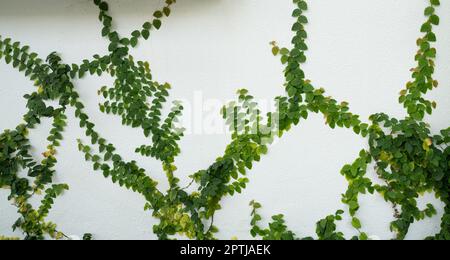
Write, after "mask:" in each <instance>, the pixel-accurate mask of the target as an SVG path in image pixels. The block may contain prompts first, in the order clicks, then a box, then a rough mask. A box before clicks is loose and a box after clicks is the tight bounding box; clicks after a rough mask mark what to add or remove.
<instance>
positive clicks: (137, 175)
mask: <svg viewBox="0 0 450 260" xmlns="http://www.w3.org/2000/svg"><path fill="white" fill-rule="evenodd" d="M93 2H94V4H95V6H97V8H98V10H99V17H98V18H99V21H100V22H101V23H102V25H103V29H102V31H101V35H102V37H104V38H106V39H107V40H108V41H109V46H108V54H106V55H104V56H100V55H94V56H93V57H92V58H91V59H86V60H84V61H83V62H82V63H81V64H64V63H63V62H62V60H61V58H60V57H59V56H58V54H57V53H51V54H50V55H48V57H47V58H46V59H45V60H44V59H42V58H40V57H39V55H38V54H36V53H33V52H31V51H30V48H29V47H28V46H25V45H22V44H21V43H19V42H14V41H13V40H12V39H10V38H3V37H2V36H1V37H0V59H1V60H4V61H5V62H6V64H10V65H12V66H13V67H14V68H16V69H18V70H19V71H21V72H23V73H24V74H25V76H26V77H28V78H29V79H30V80H31V81H32V82H34V86H35V90H34V91H33V92H32V93H31V94H27V95H25V99H26V100H27V105H26V107H27V110H28V111H27V112H26V113H25V115H24V117H23V120H24V123H23V124H20V125H19V126H17V127H16V128H15V129H13V130H6V131H4V132H3V133H2V134H1V135H0V188H3V189H8V190H9V192H10V194H9V196H8V198H7V199H8V201H10V202H11V203H12V204H13V205H14V206H16V207H17V212H18V213H19V215H20V217H19V219H18V220H17V221H16V222H15V223H14V224H13V226H12V228H13V229H14V230H16V229H18V230H20V231H22V232H23V234H24V237H23V238H24V239H48V238H52V239H64V238H68V237H67V236H66V235H65V234H64V233H63V232H62V231H60V230H59V229H58V227H57V225H56V224H54V223H51V222H48V221H47V220H46V217H47V215H48V213H49V212H50V210H51V209H52V206H53V204H54V202H55V200H56V199H57V198H58V197H59V196H60V195H62V194H63V193H64V192H65V191H67V190H69V186H68V185H67V184H56V183H54V181H53V177H54V175H55V174H56V171H55V169H54V168H55V165H56V164H57V154H58V153H57V149H58V147H59V146H60V141H61V140H62V139H63V132H64V129H65V127H66V124H67V122H66V121H67V116H66V113H67V110H68V109H67V108H69V107H71V108H73V109H74V111H75V117H76V118H77V119H78V121H79V126H80V128H82V129H84V132H85V137H83V138H80V139H79V140H78V148H79V150H80V151H81V153H82V154H83V155H84V158H85V160H86V161H88V162H90V163H91V164H92V168H93V170H94V171H96V172H100V173H102V174H103V176H104V177H105V178H107V179H109V180H111V181H112V182H113V183H115V184H117V185H120V186H121V187H125V188H127V189H130V190H133V191H134V192H136V193H139V194H141V195H142V196H143V197H144V198H145V201H146V204H145V210H146V211H148V212H149V214H151V215H152V216H153V217H155V218H157V219H158V220H159V223H158V224H157V225H155V226H154V227H153V232H154V233H155V234H156V235H157V236H158V238H159V239H172V238H173V236H174V235H176V234H181V235H184V236H185V237H187V238H191V239H214V238H215V235H214V234H215V233H216V232H217V231H218V228H217V227H215V226H214V216H215V214H216V212H217V211H219V210H220V208H221V207H220V202H221V200H222V198H224V197H226V196H233V195H234V194H235V193H240V192H242V190H243V189H245V188H246V186H247V185H248V183H249V179H248V177H247V173H248V171H249V170H251V169H252V167H253V165H254V164H255V163H256V162H258V161H260V160H261V158H262V157H263V156H264V155H265V154H266V153H267V152H268V150H269V148H270V145H271V143H272V142H273V141H274V139H275V138H281V137H282V136H283V134H284V133H285V132H287V131H290V130H291V129H293V128H294V126H297V125H299V124H300V123H301V122H302V120H307V119H308V116H309V114H311V113H321V114H323V115H324V117H325V118H326V123H327V125H328V126H329V127H331V128H333V129H334V128H336V127H343V128H348V129H351V130H352V131H353V132H354V133H355V134H357V135H360V136H361V137H363V138H366V139H367V140H368V143H369V148H368V149H367V150H363V151H361V152H360V155H359V157H358V158H357V159H356V160H355V161H354V162H353V163H351V164H349V165H345V166H344V167H343V169H342V171H341V174H342V175H343V176H344V177H345V178H346V179H347V180H348V189H347V191H346V192H345V194H343V195H342V202H343V203H344V204H345V205H347V208H348V213H349V214H350V216H351V218H352V225H353V227H354V228H355V229H356V230H357V231H358V234H359V235H358V236H355V237H353V238H352V239H361V240H366V239H368V238H369V235H368V234H366V233H365V232H364V230H363V226H362V223H361V221H360V220H359V218H358V209H359V207H360V205H359V195H361V194H365V193H371V194H374V193H377V194H380V195H381V196H383V198H384V199H385V200H386V201H387V202H388V203H390V204H392V207H393V210H394V216H395V220H394V221H393V222H392V223H391V229H392V231H394V232H395V233H396V238H397V239H404V238H405V236H406V234H407V233H408V230H409V227H410V226H411V224H413V223H414V222H415V221H420V220H422V219H424V218H426V217H431V216H433V215H435V214H436V210H435V208H434V207H433V205H431V204H430V205H427V207H426V208H424V209H421V208H419V207H418V204H417V199H418V198H419V196H420V194H422V193H424V192H427V191H433V192H435V193H436V196H437V197H438V198H439V199H440V200H442V202H444V203H445V213H444V216H443V217H442V222H441V231H440V232H439V233H438V234H436V235H435V236H433V237H430V238H429V239H450V201H449V200H450V198H449V188H450V187H449V184H450V180H449V177H450V170H449V169H450V148H449V143H450V128H447V129H444V130H442V131H441V132H440V134H439V135H434V136H433V135H432V134H431V131H430V126H429V125H428V124H427V123H426V122H425V121H424V118H425V116H426V114H432V112H433V110H434V109H435V108H436V106H437V104H436V103H435V102H432V101H429V100H427V99H426V98H425V97H424V95H425V94H426V93H428V92H429V91H431V90H432V89H433V88H436V87H438V82H437V81H436V80H435V79H434V78H433V73H434V67H435V63H434V59H435V57H436V49H435V48H434V47H433V43H434V42H435V41H436V38H437V37H436V35H435V34H434V32H433V28H434V26H437V25H438V24H439V17H438V16H437V15H436V13H435V8H436V7H437V6H439V5H440V3H439V0H429V5H428V7H427V8H426V9H425V16H426V17H427V20H426V22H425V23H424V24H423V26H422V27H421V32H422V33H423V36H422V37H421V38H419V39H418V41H417V45H418V48H419V50H418V52H417V54H416V56H415V60H416V61H417V66H416V67H415V68H414V69H412V80H411V81H410V82H408V83H407V84H406V88H405V89H404V90H402V91H401V93H400V98H399V102H400V104H402V105H403V106H404V107H405V109H406V110H407V114H408V115H407V116H406V117H405V118H402V119H396V118H392V117H390V116H389V115H386V114H382V113H380V114H375V115H372V116H371V117H370V118H369V122H363V121H362V119H360V117H359V116H358V115H357V114H354V113H352V112H350V109H349V104H348V103H346V102H339V101H337V100H335V99H333V98H332V97H329V96H326V94H325V90H324V89H319V88H315V87H314V86H313V84H312V82H311V81H310V80H308V79H307V78H306V76H305V73H304V72H303V70H302V68H301V67H302V66H301V65H302V64H303V63H304V62H305V61H306V55H305V52H306V51H307V50H308V46H307V45H306V38H307V32H306V30H305V26H306V24H307V23H308V19H307V17H306V16H305V11H306V10H307V9H308V5H307V2H306V1H304V0H293V3H294V5H295V10H294V12H293V17H295V18H296V22H295V23H294V25H293V27H292V31H293V33H294V37H293V38H292V44H293V47H292V48H283V47H280V46H278V45H277V43H275V42H273V43H272V52H273V54H274V55H275V56H277V57H279V58H280V61H281V63H282V64H283V66H284V76H285V89H286V94H285V95H283V96H278V97H276V98H275V101H276V102H277V104H278V107H277V109H276V111H273V112H270V113H268V114H267V115H262V113H261V111H260V110H259V109H258V104H257V103H256V102H255V101H254V99H253V97H252V96H251V95H250V94H249V92H248V91H247V90H239V91H238V93H237V94H238V98H237V100H236V102H232V103H230V104H229V105H227V106H225V107H224V108H223V110H222V113H223V118H224V120H225V121H226V123H227V124H228V125H229V127H230V129H231V132H232V141H231V143H230V144H229V145H228V146H227V148H226V150H225V152H224V154H223V155H222V156H220V157H219V158H217V160H216V161H215V162H214V163H213V164H212V165H211V166H210V167H209V168H207V169H204V170H201V171H198V172H196V173H193V174H192V175H191V176H190V178H191V179H192V182H191V185H193V184H196V185H197V190H196V191H195V192H192V193H189V192H188V191H187V188H188V187H180V185H179V183H180V180H179V179H178V178H177V168H176V166H175V164H174V161H175V158H176V157H177V156H178V155H179V154H180V152H181V151H180V147H179V145H178V141H179V140H180V139H181V138H182V137H183V130H184V129H182V128H181V127H179V126H178V124H177V122H178V118H179V117H180V116H181V115H182V113H183V106H182V104H181V102H174V103H173V104H172V105H171V111H170V113H169V114H168V115H165V116H164V115H163V113H162V109H163V108H164V107H165V106H167V105H166V103H167V100H168V97H169V92H170V89H171V85H170V84H169V83H159V82H157V81H155V80H154V79H153V76H152V72H151V69H150V65H149V63H148V62H146V61H136V60H135V59H134V58H133V57H132V56H131V55H130V50H131V49H132V48H135V47H137V46H138V45H139V44H142V42H143V41H144V40H147V39H149V37H151V36H152V35H153V34H155V33H156V31H157V30H159V29H160V28H161V26H162V21H163V19H164V18H165V17H168V16H170V15H171V7H172V6H173V5H174V4H175V3H176V1H175V0H166V1H165V5H164V6H163V7H162V8H161V9H160V10H157V11H155V12H154V13H153V16H152V18H151V19H150V20H149V21H147V22H145V23H144V24H143V25H142V26H141V28H139V29H137V30H134V31H133V32H131V33H130V34H129V35H127V36H122V35H120V34H119V33H118V32H117V31H116V30H115V29H114V25H113V22H114V20H113V17H111V16H110V15H109V6H108V3H107V2H105V1H101V0H94V1H93ZM103 74H108V75H110V76H111V77H113V78H114V79H115V80H114V83H113V84H112V86H100V87H99V91H98V94H99V96H101V98H102V102H101V103H100V104H99V110H100V111H101V112H102V113H105V114H108V115H111V116H118V117H120V118H121V119H122V124H123V125H124V126H131V127H133V128H139V129H141V130H142V133H143V135H144V136H145V137H146V140H147V142H146V143H145V144H143V145H141V146H139V147H136V149H135V152H136V153H138V154H140V155H141V156H143V157H148V158H153V159H156V160H158V161H159V162H160V163H161V167H162V169H163V170H164V172H165V174H166V175H167V179H168V182H169V189H168V190H167V191H161V190H160V189H158V183H157V182H156V181H155V180H154V179H152V177H151V176H152V173H149V172H148V171H146V170H145V169H143V168H141V167H140V166H139V165H138V163H137V162H136V161H126V160H124V159H123V158H122V156H121V155H120V154H119V153H118V152H117V150H116V148H115V146H114V145H113V144H112V143H109V142H108V141H107V140H106V139H105V138H103V137H102V136H101V134H100V133H99V132H97V131H96V127H95V124H94V123H93V122H92V121H91V120H90V118H89V116H88V115H87V114H86V112H85V106H84V105H83V102H82V101H81V100H80V96H79V94H78V92H77V89H76V86H75V85H74V84H73V82H74V80H76V79H81V78H83V77H86V76H87V75H90V76H102V75H103ZM48 101H57V103H56V104H57V105H55V106H50V105H48V103H49V102H48ZM43 118H51V119H53V127H52V129H51V130H50V133H49V136H48V139H47V140H48V146H47V150H46V151H43V157H44V159H43V160H41V161H37V160H35V159H34V158H33V156H31V154H30V149H31V146H30V143H29V139H28V133H29V131H30V130H32V129H33V128H34V127H35V126H37V125H38V124H40V123H41V120H42V119H43ZM371 167H374V170H375V172H376V173H377V176H378V178H379V179H380V180H382V183H383V184H374V183H373V182H372V181H371V179H370V178H369V177H368V176H367V171H368V169H369V168H371ZM22 171H25V172H26V177H21V176H23V174H20V173H21V172H22ZM191 185H190V186H191ZM35 196H41V197H43V199H42V201H41V203H40V206H39V207H37V208H34V207H33V206H32V205H31V203H30V201H31V200H32V199H33V198H34V197H35ZM250 205H251V208H252V221H251V235H252V236H254V237H260V238H262V239H269V240H274V239H281V240H293V239H300V238H299V237H298V236H297V235H296V234H295V233H294V232H292V231H290V230H289V228H288V227H287V225H286V223H285V221H284V217H283V215H276V216H273V217H272V220H273V221H272V222H271V223H270V224H269V227H268V228H263V227H261V225H260V222H261V220H262V217H261V215H259V214H258V209H260V208H261V205H260V204H259V203H258V202H255V201H252V202H251V204H250ZM344 213H345V211H344V210H338V211H337V212H336V213H335V214H333V215H330V216H327V217H326V218H324V219H322V220H320V221H319V222H318V223H317V232H316V233H317V238H318V239H323V240H343V239H346V238H345V236H344V234H343V233H342V232H339V231H338V230H337V225H336V222H337V221H341V220H342V219H343V217H342V215H343V214H344ZM0 239H12V238H6V237H0ZM84 239H86V240H90V239H92V235H91V234H89V233H87V234H85V235H84ZM304 239H313V238H312V237H306V238H304Z"/></svg>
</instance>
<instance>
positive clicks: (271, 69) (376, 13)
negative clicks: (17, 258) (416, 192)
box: [0, 0, 450, 239]
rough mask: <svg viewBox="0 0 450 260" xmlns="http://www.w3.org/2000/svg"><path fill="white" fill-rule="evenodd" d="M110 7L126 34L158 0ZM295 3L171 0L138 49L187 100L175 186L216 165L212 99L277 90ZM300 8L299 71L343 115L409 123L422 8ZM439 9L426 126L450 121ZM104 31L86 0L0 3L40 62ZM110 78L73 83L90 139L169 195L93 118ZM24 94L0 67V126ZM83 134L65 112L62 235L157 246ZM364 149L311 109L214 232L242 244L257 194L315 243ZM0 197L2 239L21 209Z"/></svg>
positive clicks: (144, 162)
mask: <svg viewBox="0 0 450 260" xmlns="http://www.w3.org/2000/svg"><path fill="white" fill-rule="evenodd" d="M109 2H110V6H111V9H112V10H111V14H112V15H113V17H114V18H115V24H116V26H117V28H118V30H119V32H121V33H123V34H125V33H127V34H128V33H129V32H131V30H133V29H135V28H138V27H140V26H141V24H142V23H143V22H144V21H145V20H146V19H147V18H148V17H150V16H151V14H152V13H153V10H154V9H155V8H156V7H159V6H162V3H163V0H120V1H119V0H114V1H113V0H111V1H109ZM291 2H292V1H291V0H179V3H178V4H177V5H176V6H175V7H174V9H173V12H172V16H171V17H170V18H169V19H166V20H165V21H164V25H163V27H162V29H161V30H160V31H158V32H153V33H152V38H151V40H149V41H147V42H143V43H142V44H141V45H140V46H139V48H137V49H136V50H134V51H133V54H134V55H135V58H136V59H143V60H148V61H150V64H151V67H152V70H153V74H154V76H155V78H156V79H157V80H158V81H160V82H170V83H171V84H172V87H173V90H172V92H171V99H182V100H184V101H185V103H187V104H191V107H192V109H191V111H188V114H189V115H190V118H191V121H189V123H190V126H192V127H191V129H190V130H191V131H190V132H191V133H188V134H187V135H186V137H184V139H183V140H182V141H181V148H182V154H181V155H180V156H179V157H178V158H177V160H176V163H177V165H178V169H179V170H178V174H179V176H180V178H181V179H182V182H183V183H186V184H187V183H188V182H189V180H188V179H187V176H189V175H190V174H192V173H194V172H196V171H198V170H200V169H204V168H207V167H208V166H209V165H210V164H211V163H212V162H214V160H215V158H217V157H218V156H220V155H221V154H222V153H223V151H224V149H225V147H226V144H227V143H228V141H229V140H230V137H229V136H228V135H227V134H224V133H221V131H218V130H220V127H219V128H217V127H215V126H216V123H217V122H216V121H215V120H217V117H216V116H218V115H219V109H220V106H219V105H218V104H220V103H221V102H222V103H223V102H226V101H228V100H231V99H234V98H235V91H236V90H237V89H238V88H247V89H249V91H250V92H251V93H252V94H253V95H254V96H255V97H256V98H257V99H258V100H261V102H264V101H269V100H272V99H273V97H275V96H276V95H280V94H282V93H283V91H284V90H283V87H282V84H283V75H282V66H281V65H280V63H279V61H278V60H277V59H275V58H274V57H273V56H272V54H271V51H270V45H269V42H271V41H273V40H276V41H277V42H278V43H279V44H280V45H282V46H289V42H290V38H291V32H290V28H291V24H292V21H293V20H292V18H291V12H292V10H293V5H292V3H291ZM308 2H310V10H309V11H308V13H307V14H308V18H309V20H310V23H309V25H308V27H307V30H308V32H309V39H308V44H309V47H310V50H309V51H308V52H307V55H308V62H307V63H306V64H305V67H304V68H305V72H306V74H307V77H308V78H310V79H311V80H312V81H313V82H314V84H315V85H316V86H317V87H324V88H325V89H326V90H327V93H328V94H330V95H332V96H334V97H335V98H336V99H337V100H346V101H349V103H350V106H351V109H352V111H353V112H355V113H357V114H360V115H361V116H362V118H363V119H367V118H368V116H369V115H371V114H373V113H376V112H386V113H388V114H390V115H393V116H397V117H401V116H404V115H405V111H404V110H403V109H402V107H401V105H399V104H398V103H397V98H398V93H399V91H400V90H401V89H402V88H403V87H404V84H405V83H406V82H407V81H408V80H409V78H410V72H409V69H410V68H411V67H413V65H414V59H413V58H414V54H415V52H416V45H415V41H416V39H417V38H418V37H419V35H420V34H419V28H420V25H421V24H422V22H423V21H424V17H423V9H424V7H425V5H426V2H427V1H426V0H377V1H374V0H314V1H308ZM441 2H442V6H441V7H440V8H439V10H438V13H439V14H440V15H441V26H440V27H439V28H438V29H437V31H436V32H437V36H438V44H437V48H438V52H439V53H438V58H437V71H436V78H437V79H438V80H439V81H440V83H441V84H440V86H441V87H440V88H438V89H437V90H435V91H434V92H433V93H431V94H430V96H431V97H432V98H433V99H434V100H436V101H437V103H438V104H439V107H438V109H437V110H436V112H435V114H434V115H433V116H431V117H427V118H426V120H427V121H428V122H429V123H430V124H431V125H432V128H433V130H434V131H438V130H440V129H442V128H444V127H448V126H449V123H450V120H449V112H450V102H449V101H450V69H449V61H450V34H449V33H448V32H450V15H449V14H450V1H449V0H441ZM100 30H101V25H100V23H99V22H98V20H97V9H96V7H95V6H94V5H93V4H92V3H91V1H90V0H39V1H31V0H0V34H1V35H3V36H7V37H12V38H13V39H14V40H18V41H21V42H23V43H26V44H28V45H30V46H31V49H32V50H33V51H35V52H37V53H39V54H40V55H41V56H44V57H45V56H46V55H47V54H49V53H50V52H52V51H57V52H58V53H59V54H60V55H61V56H62V58H63V60H64V62H66V63H80V62H81V60H82V59H84V58H88V57H91V56H92V55H94V54H96V53H98V54H105V53H106V51H107V42H106V40H104V39H102V38H101V37H100ZM111 83H112V79H111V78H107V77H105V78H100V79H99V78H97V77H87V78H86V79H83V80H81V81H78V82H76V87H77V89H78V90H79V91H80V93H81V99H82V100H83V101H84V102H85V104H86V105H87V112H88V114H89V115H90V116H91V118H92V119H93V121H94V122H95V123H96V124H97V127H98V131H99V132H100V133H101V134H102V135H103V136H104V137H106V138H107V139H108V140H109V141H111V142H112V143H114V144H116V145H117V147H118V149H119V152H120V153H121V154H122V155H123V157H124V159H128V160H132V159H133V160H137V161H138V162H139V164H140V165H141V166H142V167H144V168H146V169H147V170H148V171H149V172H150V174H151V175H152V177H153V178H155V179H157V180H159V181H160V185H161V189H165V188H164V187H167V183H166V181H165V176H164V174H163V172H162V169H161V167H160V165H159V164H158V163H157V162H156V161H152V160H149V159H143V158H141V157H139V156H138V155H137V154H134V148H135V147H137V146H139V145H141V144H144V143H145V138H144V136H143V135H142V133H141V131H140V130H137V129H130V128H127V127H123V126H122V125H121V124H120V119H119V118H116V117H112V116H107V115H104V114H101V113H100V112H99V111H98V107H97V104H98V103H99V97H98V96H97V94H96V92H97V90H98V89H99V88H100V87H101V86H103V85H111ZM33 88H34V87H33V84H32V83H31V82H30V81H29V80H27V79H26V78H25V77H24V76H23V75H22V74H20V73H19V72H17V71H15V70H14V69H12V68H11V67H9V66H7V65H5V64H4V62H0V115H1V117H0V130H1V131H3V130H4V129H8V128H13V127H15V126H16V125H17V124H19V123H21V115H22V114H23V113H24V112H25V102H24V99H23V98H22V96H23V95H24V94H25V93H28V92H30V91H31V90H33ZM201 99H202V100H203V101H204V102H203V103H202V102H199V100H201ZM69 114H73V113H72V111H70V113H69ZM188 118H189V116H188ZM219 121H220V119H219ZM219 123H221V122H219ZM217 124H218V123H217ZM218 125H219V126H220V124H218ZM49 126H50V122H44V123H43V124H42V125H41V126H40V127H38V128H37V129H35V130H34V131H33V132H32V133H31V137H32V143H33V145H34V147H35V155H36V157H39V156H41V155H40V152H39V151H42V150H44V144H45V142H44V141H45V137H46V132H47V131H48V129H49ZM217 129H218V130H217ZM82 136H83V133H82V131H81V130H80V129H79V128H78V126H77V121H76V120H74V118H73V115H70V116H69V126H68V128H67V130H66V132H65V139H64V142H63V147H62V148H61V149H60V152H59V155H58V156H59V157H58V158H59V159H58V160H59V164H58V166H57V170H58V174H57V176H56V180H57V181H58V182H65V183H68V184H69V185H70V191H69V192H66V193H65V194H64V195H63V196H62V197H60V198H59V199H58V200H57V201H56V204H55V207H54V210H53V211H52V213H51V215H50V216H49V220H52V221H54V222H56V223H58V224H59V227H60V229H61V230H62V231H64V232H65V233H66V234H70V235H72V234H74V235H82V234H83V233H86V232H90V233H93V234H94V235H95V237H96V238H99V239H154V238H155V236H154V235H153V234H152V231H151V230H152V225H153V224H154V223H156V220H155V219H153V218H152V217H151V216H150V215H149V212H144V210H143V207H144V201H143V199H141V198H140V197H139V195H137V194H134V193H132V192H129V191H127V190H124V189H121V188H119V187H117V186H115V185H113V184H112V183H111V182H110V181H109V180H106V179H104V178H103V176H102V175H101V173H98V172H93V170H92V169H91V166H90V165H89V164H88V163H86V162H85V161H84V159H83V156H82V154H80V153H79V152H78V151H77V148H76V139H77V138H80V137H82ZM366 146H367V145H366V141H365V140H364V139H362V138H360V137H358V136H356V135H354V134H353V133H352V132H351V131H349V130H346V129H336V130H332V129H330V128H329V127H327V126H326V125H325V124H324V120H323V118H322V116H321V115H312V116H311V117H310V118H309V119H308V120H307V121H306V122H304V123H303V124H302V125H300V126H299V127H297V128H295V129H293V130H291V131H290V132H289V133H288V134H287V135H286V136H284V137H283V139H281V140H280V141H278V142H277V143H276V144H275V145H274V146H273V147H272V148H271V149H270V153H269V154H268V155H267V156H266V157H264V158H263V160H262V162H260V163H259V164H257V165H256V166H255V168H254V169H253V170H252V171H251V172H250V174H249V178H250V185H249V187H248V189H247V190H245V191H244V192H243V193H242V194H241V195H237V196H234V197H232V198H226V199H225V200H224V201H223V203H222V205H223V209H222V210H221V211H220V212H218V214H217V216H216V224H217V226H218V227H219V228H220V233H219V234H218V237H219V238H221V239H229V238H231V237H233V236H237V237H238V238H240V239H246V238H250V234H249V229H250V226H249V222H250V216H249V214H250V209H249V207H248V203H249V201H250V200H252V199H256V200H258V201H259V202H261V203H262V204H263V206H264V208H263V210H262V213H263V215H264V216H266V217H267V219H268V218H269V217H270V216H271V215H273V214H278V213H284V214H285V215H286V219H287V221H288V224H289V226H290V227H291V228H292V229H293V230H294V231H296V232H297V233H298V234H299V235H302V236H306V235H313V233H314V230H315V222H316V221H317V220H318V219H320V218H322V217H324V216H326V215H328V214H330V213H334V212H335V211H336V210H337V209H340V208H345V206H344V205H342V203H341V202H340V198H341V194H342V193H343V192H344V191H345V189H346V181H345V179H344V178H343V177H342V176H341V175H340V174H339V171H340V169H341V168H342V166H343V165H344V164H346V163H350V162H353V160H354V159H355V158H356V157H357V155H358V152H359V151H360V150H361V149H363V148H365V147H366ZM372 175H374V174H372ZM6 197H7V192H6V191H3V190H2V191H0V234H3V235H13V234H14V233H12V231H11V229H10V226H11V225H12V224H13V222H14V221H15V219H16V218H17V214H16V212H15V208H14V207H12V206H11V205H10V203H8V202H7V201H6ZM430 201H431V202H433V203H434V204H435V205H436V207H437V208H439V212H440V213H441V212H442V207H441V204H440V203H439V202H437V201H435V200H434V197H433V195H432V194H425V196H424V198H423V199H421V203H423V204H424V205H425V204H426V203H427V202H430ZM362 205H363V207H362V209H361V212H360V215H361V220H362V222H363V223H364V228H365V230H366V231H367V232H368V233H369V234H370V235H376V236H379V237H380V238H384V239H388V238H392V233H390V232H389V222H390V221H392V218H393V217H392V209H391V208H390V206H389V204H387V203H385V202H384V201H383V200H382V199H381V198H380V197H379V196H366V197H364V198H363V203H362ZM439 218H440V217H439V216H436V217H435V218H433V219H429V220H426V221H423V222H421V223H417V224H414V225H413V227H412V229H411V232H410V234H409V235H408V238H409V239H416V238H423V237H425V236H427V235H431V234H434V233H435V232H437V230H438V229H439ZM340 229H341V230H343V231H344V232H345V233H346V234H347V235H353V234H354V231H353V230H352V228H351V225H350V223H349V221H348V220H347V219H346V220H344V221H343V222H342V223H341V224H340ZM15 234H17V232H16V233H15Z"/></svg>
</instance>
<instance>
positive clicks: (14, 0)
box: [0, 0, 224, 19]
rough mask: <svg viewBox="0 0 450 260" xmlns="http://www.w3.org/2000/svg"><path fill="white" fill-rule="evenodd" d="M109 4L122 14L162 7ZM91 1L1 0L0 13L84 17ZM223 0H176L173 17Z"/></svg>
mask: <svg viewBox="0 0 450 260" xmlns="http://www.w3.org/2000/svg"><path fill="white" fill-rule="evenodd" d="M106 1H107V2H108V3H109V4H110V8H111V12H112V14H113V15H114V13H118V12H120V14H121V15H122V16H135V15H143V14H145V15H148V16H149V17H151V15H152V13H153V11H154V10H156V9H157V8H159V7H161V6H164V2H165V0H106ZM92 2H93V0H39V1H34V0H1V3H0V7H1V8H0V16H4V17H8V16H15V17H17V16H19V17H20V16H27V17H30V16H32V17H42V16H45V17H48V18H50V19H51V17H61V16H64V17H67V16H69V17H70V16H72V17H74V16H84V15H86V14H90V13H91V12H92V10H95V11H96V12H97V9H96V8H95V6H94V4H93V3H92ZM222 2H224V0H178V2H177V5H176V6H175V7H174V10H176V11H177V12H178V13H177V16H179V17H181V18H182V17H183V16H192V15H199V14H201V13H203V12H208V11H209V10H210V9H211V8H216V7H217V5H220V3H222Z"/></svg>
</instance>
